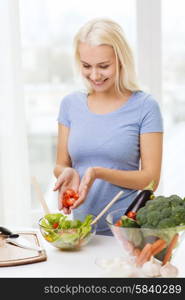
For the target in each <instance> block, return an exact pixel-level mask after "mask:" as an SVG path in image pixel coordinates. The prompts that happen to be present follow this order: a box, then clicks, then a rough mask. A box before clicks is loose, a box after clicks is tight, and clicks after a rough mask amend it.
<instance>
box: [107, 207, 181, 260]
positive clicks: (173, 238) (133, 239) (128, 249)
mask: <svg viewBox="0 0 185 300" xmlns="http://www.w3.org/2000/svg"><path fill="white" fill-rule="evenodd" d="M125 210H126V208H123V209H117V210H114V211H112V212H111V213H109V214H108V215H107V217H106V222H107V224H108V226H109V227H110V229H111V231H112V233H113V236H114V237H115V238H116V240H117V242H118V244H119V245H120V246H121V249H122V250H123V252H124V254H125V255H134V256H139V255H140V253H141V251H142V249H143V248H144V247H145V246H146V245H147V244H149V245H148V246H147V247H148V253H147V247H146V248H145V249H146V251H145V255H146V256H147V255H148V259H149V258H150V257H151V256H153V257H154V258H156V259H158V260H159V261H160V262H162V263H163V264H164V263H165V261H166V262H167V261H168V262H170V261H171V259H172V258H174V255H175V254H176V251H177V249H178V247H179V245H180V244H181V242H182V241H183V239H184V237H185V226H177V227H170V228H164V229H158V228H156V229H153V228H152V229H151V228H141V227H139V228H137V227H132V228H131V227H119V226H116V225H115V223H116V222H117V221H118V220H119V219H120V218H121V216H123V215H124V211H125ZM157 241H158V243H156V242H157ZM154 243H155V245H154ZM172 243H173V247H172V249H173V250H172V251H171V252H170V251H169V247H171V244H172ZM162 244H163V245H162ZM157 245H158V248H157ZM155 247H156V248H155ZM160 249H161V250H160ZM152 253H153V254H152ZM169 253H171V254H170V256H169ZM146 260H147V259H145V261H146Z"/></svg>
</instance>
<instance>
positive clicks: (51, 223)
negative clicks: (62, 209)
mask: <svg viewBox="0 0 185 300" xmlns="http://www.w3.org/2000/svg"><path fill="white" fill-rule="evenodd" d="M92 220H93V216H92V215H87V216H86V218H85V219H84V221H83V222H82V221H80V220H68V219H67V216H65V215H63V214H61V213H55V214H47V215H45V216H44V218H42V219H41V221H40V225H41V230H42V234H43V236H44V238H45V239H46V240H47V241H48V242H50V243H53V244H54V245H55V246H56V247H58V248H72V247H74V246H78V245H80V243H81V242H83V240H84V239H85V238H88V236H90V233H91V228H92V226H91V222H92Z"/></svg>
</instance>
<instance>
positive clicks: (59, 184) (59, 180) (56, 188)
mask: <svg viewBox="0 0 185 300" xmlns="http://www.w3.org/2000/svg"><path fill="white" fill-rule="evenodd" d="M62 183H63V179H60V178H59V179H58V180H57V182H56V183H55V186H54V188H53V191H54V192H55V191H57V190H58V189H59V188H60V186H61V184H62Z"/></svg>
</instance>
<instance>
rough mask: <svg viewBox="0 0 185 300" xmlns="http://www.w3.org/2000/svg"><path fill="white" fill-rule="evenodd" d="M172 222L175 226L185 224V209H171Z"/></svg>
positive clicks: (179, 207) (178, 207)
mask: <svg viewBox="0 0 185 300" xmlns="http://www.w3.org/2000/svg"><path fill="white" fill-rule="evenodd" d="M172 213H173V220H174V223H175V225H176V226H178V225H184V224H185V207H183V206H177V207H174V208H173V209H172Z"/></svg>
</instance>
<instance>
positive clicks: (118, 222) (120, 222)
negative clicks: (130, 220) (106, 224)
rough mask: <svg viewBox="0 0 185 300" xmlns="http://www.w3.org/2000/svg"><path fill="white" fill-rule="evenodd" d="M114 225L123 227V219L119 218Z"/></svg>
mask: <svg viewBox="0 0 185 300" xmlns="http://www.w3.org/2000/svg"><path fill="white" fill-rule="evenodd" d="M114 225H115V226H119V227H121V226H122V221H121V220H118V221H117V222H116V223H115V224H114Z"/></svg>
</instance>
